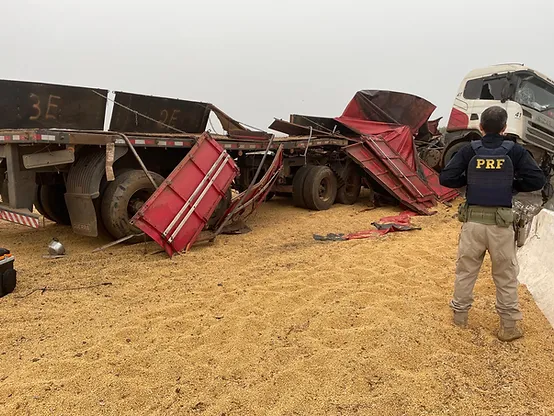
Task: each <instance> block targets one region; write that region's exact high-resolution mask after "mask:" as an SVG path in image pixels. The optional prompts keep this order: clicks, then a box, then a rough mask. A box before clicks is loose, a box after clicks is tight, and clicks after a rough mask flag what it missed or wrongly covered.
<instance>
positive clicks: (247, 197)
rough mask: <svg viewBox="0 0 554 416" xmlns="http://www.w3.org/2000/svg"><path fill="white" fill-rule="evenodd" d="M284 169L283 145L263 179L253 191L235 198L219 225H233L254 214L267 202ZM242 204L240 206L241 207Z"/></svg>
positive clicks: (245, 192)
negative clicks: (267, 197) (225, 223)
mask: <svg viewBox="0 0 554 416" xmlns="http://www.w3.org/2000/svg"><path fill="white" fill-rule="evenodd" d="M282 168H283V145H281V146H279V148H278V149H277V152H276V153H275V157H274V158H273V162H271V165H270V166H269V169H268V170H267V171H266V172H265V174H264V176H263V177H262V179H260V180H259V181H258V183H256V184H255V185H254V186H253V187H252V189H250V190H246V191H244V192H242V193H241V194H239V195H237V196H236V197H235V198H233V201H232V202H231V205H230V206H229V209H227V211H226V212H225V215H224V216H223V218H222V220H221V221H220V223H219V225H221V223H223V222H227V223H233V222H234V221H236V220H237V219H239V218H240V219H242V220H244V219H246V217H248V216H249V215H250V214H252V213H253V212H254V211H255V210H256V209H257V208H258V207H259V206H260V204H262V202H264V201H265V198H266V196H267V194H268V193H269V192H270V191H271V188H272V187H273V184H274V183H275V182H276V181H277V178H278V176H279V172H281V169H282ZM239 204H240V206H239ZM231 214H232V215H233V216H232V217H231V218H227V217H228V216H229V215H231Z"/></svg>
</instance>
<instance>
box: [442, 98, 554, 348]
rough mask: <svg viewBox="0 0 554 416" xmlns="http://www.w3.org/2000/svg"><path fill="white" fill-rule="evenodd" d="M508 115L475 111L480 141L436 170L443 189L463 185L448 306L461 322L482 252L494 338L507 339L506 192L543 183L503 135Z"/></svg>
mask: <svg viewBox="0 0 554 416" xmlns="http://www.w3.org/2000/svg"><path fill="white" fill-rule="evenodd" d="M507 120H508V114H507V113H506V110H504V109H503V108H501V107H497V106H495V107H490V108H488V109H486V110H485V111H484V112H483V114H482V115H481V132H482V133H483V134H484V137H483V138H482V140H477V141H473V142H472V143H470V144H468V145H467V146H466V147H464V148H462V149H461V150H460V151H459V152H458V153H456V154H455V155H454V157H453V158H452V159H451V160H450V162H449V163H448V165H447V166H446V167H445V168H444V169H443V170H442V172H441V174H440V183H441V184H442V185H443V186H446V187H448V188H461V187H463V186H466V185H467V188H466V202H465V203H464V204H463V205H461V206H460V209H459V220H460V221H461V222H463V225H462V231H461V234H460V241H459V247H458V260H457V262H456V281H455V284H454V296H453V299H452V301H451V302H450V306H451V308H452V309H453V311H454V323H455V324H456V325H458V326H460V327H466V326H467V322H468V311H469V309H470V308H471V305H472V303H473V287H474V286H475V282H476V280H477V275H478V274H479V270H480V268H481V265H482V263H483V259H484V257H485V253H486V252H487V251H488V252H489V254H490V257H491V262H492V277H493V280H494V283H495V285H496V311H497V312H498V314H499V315H500V329H499V331H498V338H499V339H500V340H502V341H512V340H514V339H517V338H520V337H521V336H523V332H522V330H521V329H520V328H519V327H518V326H517V321H519V320H521V319H522V315H521V312H520V310H519V307H518V296H517V274H518V272H519V268H518V265H517V259H516V242H515V238H514V237H515V233H514V228H513V221H514V213H513V210H512V196H513V194H514V193H517V192H532V191H537V190H540V189H542V188H543V186H544V185H545V182H546V178H545V175H544V173H543V171H542V170H541V169H540V168H539V166H538V165H537V163H536V162H535V160H534V159H533V157H532V156H531V154H530V153H529V152H528V151H527V150H525V148H523V147H522V146H521V145H519V144H517V143H514V142H513V141H511V140H508V139H507V138H506V137H505V136H503V133H504V131H505V130H506V122H507Z"/></svg>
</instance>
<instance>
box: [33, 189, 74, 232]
mask: <svg viewBox="0 0 554 416" xmlns="http://www.w3.org/2000/svg"><path fill="white" fill-rule="evenodd" d="M64 195H65V185H61V184H55V185H41V186H40V189H39V191H38V200H39V205H40V209H41V210H42V212H41V211H39V212H41V214H42V215H44V216H45V217H46V218H48V219H49V220H50V221H54V222H55V223H57V224H61V225H71V218H70V217H69V211H68V210H67V205H65V198H64Z"/></svg>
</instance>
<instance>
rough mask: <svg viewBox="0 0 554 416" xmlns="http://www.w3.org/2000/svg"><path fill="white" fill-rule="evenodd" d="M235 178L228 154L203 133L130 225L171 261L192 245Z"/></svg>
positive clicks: (236, 168)
mask: <svg viewBox="0 0 554 416" xmlns="http://www.w3.org/2000/svg"><path fill="white" fill-rule="evenodd" d="M237 174H238V167H237V165H236V164H235V162H234V161H233V159H232V158H231V157H230V156H229V154H228V153H227V152H226V151H225V150H224V149H223V148H222V147H221V146H220V145H219V143H217V142H216V141H215V140H214V139H213V138H212V137H211V136H210V135H209V134H208V133H204V134H203V135H202V136H201V137H200V139H199V140H198V142H197V144H196V145H195V146H194V147H193V148H192V149H191V151H190V152H189V153H188V154H187V156H186V157H185V158H184V159H183V160H182V161H181V163H179V165H178V166H177V167H176V168H175V169H174V170H173V172H171V174H170V175H169V176H168V177H167V179H166V180H165V181H164V182H163V183H162V185H161V186H160V187H159V188H158V189H157V190H156V191H155V192H154V193H153V194H152V196H151V197H150V198H149V199H148V201H146V203H145V204H144V205H143V206H142V208H141V209H140V210H139V212H137V213H136V214H135V216H134V217H133V218H132V220H131V223H132V224H134V225H136V226H137V227H138V228H140V229H141V230H142V231H143V232H144V233H146V234H147V235H149V236H150V237H151V238H152V239H153V240H154V241H156V242H157V243H158V244H159V245H160V246H162V247H163V249H164V250H165V251H166V252H167V254H168V255H169V256H170V257H171V256H172V255H173V254H175V253H177V252H180V251H182V250H183V249H185V248H187V247H189V246H190V245H191V244H192V243H194V241H196V239H197V237H198V235H199V234H200V232H201V231H202V229H204V227H205V225H206V223H207V222H208V219H209V218H210V216H211V215H212V213H213V212H214V210H215V209H216V207H217V204H218V203H219V201H220V200H221V199H222V198H223V196H224V195H225V192H226V191H227V189H228V188H229V187H230V186H231V183H232V182H233V179H234V178H235V177H236V176H237Z"/></svg>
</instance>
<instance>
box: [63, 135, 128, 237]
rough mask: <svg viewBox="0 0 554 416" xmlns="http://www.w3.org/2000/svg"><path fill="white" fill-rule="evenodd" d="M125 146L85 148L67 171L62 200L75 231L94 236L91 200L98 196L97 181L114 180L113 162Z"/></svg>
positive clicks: (93, 208) (95, 234) (123, 150)
mask: <svg viewBox="0 0 554 416" xmlns="http://www.w3.org/2000/svg"><path fill="white" fill-rule="evenodd" d="M128 150H129V149H127V148H126V147H115V149H114V147H113V146H110V144H109V143H108V145H107V146H106V148H105V149H104V148H100V149H96V150H94V151H93V150H92V149H89V151H88V152H87V153H86V154H84V155H82V156H81V157H80V158H79V159H78V160H77V161H76V162H75V164H74V165H73V166H72V167H71V170H70V171H69V175H68V179H67V182H66V189H67V193H66V194H65V203H66V205H67V210H68V211H69V217H70V219H71V227H72V228H73V232H74V233H75V234H79V235H84V236H87V237H97V236H98V220H97V218H96V217H97V213H96V207H95V203H94V201H93V200H94V199H96V198H98V197H100V182H101V181H102V178H103V177H104V176H107V179H108V180H110V179H114V178H115V175H113V163H114V162H115V161H117V160H118V159H119V158H121V157H122V156H124V155H125V154H126V153H127V151H128Z"/></svg>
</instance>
